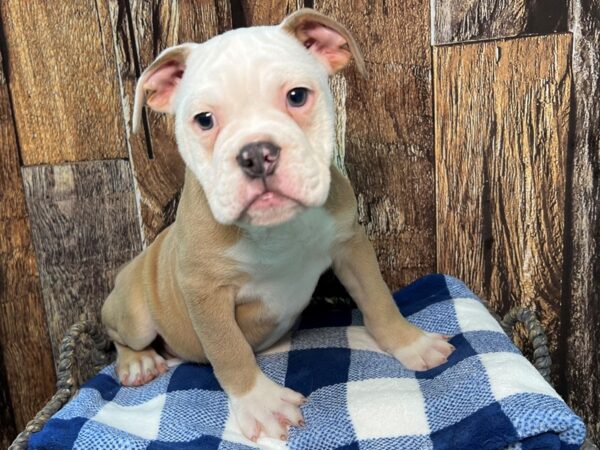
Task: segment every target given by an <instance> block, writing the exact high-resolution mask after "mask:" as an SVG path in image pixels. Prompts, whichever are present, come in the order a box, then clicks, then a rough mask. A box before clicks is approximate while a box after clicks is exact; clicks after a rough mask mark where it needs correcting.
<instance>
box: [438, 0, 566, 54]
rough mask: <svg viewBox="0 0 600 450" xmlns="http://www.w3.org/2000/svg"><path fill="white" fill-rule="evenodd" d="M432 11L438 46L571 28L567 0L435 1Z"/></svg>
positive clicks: (547, 32) (546, 32)
mask: <svg viewBox="0 0 600 450" xmlns="http://www.w3.org/2000/svg"><path fill="white" fill-rule="evenodd" d="M431 14H432V16H433V33H432V40H433V43H434V44H438V45H439V44H450V43H458V42H465V41H478V40H484V39H498V38H503V37H512V36H520V35H524V34H549V33H555V32H558V31H567V16H568V15H567V1H566V0H483V1H482V0H463V1H456V0H432V1H431Z"/></svg>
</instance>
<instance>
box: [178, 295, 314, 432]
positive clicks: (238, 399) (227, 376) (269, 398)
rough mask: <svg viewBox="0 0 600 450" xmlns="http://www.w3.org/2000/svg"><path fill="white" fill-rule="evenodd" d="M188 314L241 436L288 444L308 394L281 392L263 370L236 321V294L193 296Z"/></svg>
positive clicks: (282, 388)
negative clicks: (227, 397)
mask: <svg viewBox="0 0 600 450" xmlns="http://www.w3.org/2000/svg"><path fill="white" fill-rule="evenodd" d="M187 303H188V310H189V313H190V317H191V318H192V323H193V325H194V330H195V331H196V333H197V335H198V337H199V339H200V342H201V343H202V347H203V350H204V354H205V355H206V358H207V359H208V360H209V362H210V363H211V364H212V366H213V368H214V371H215V376H216V377H217V379H218V380H219V383H220V384H221V387H223V389H224V390H225V392H226V393H227V394H228V396H229V400H230V402H231V409H232V411H233V414H234V416H235V417H236V419H237V421H238V424H239V426H240V428H241V430H242V433H243V434H244V435H245V436H246V437H247V438H248V439H251V440H254V441H256V439H258V436H259V434H260V432H261V430H262V431H264V433H265V434H266V435H267V436H269V437H272V438H276V439H277V438H279V439H287V427H288V426H289V425H294V426H301V425H302V424H303V421H302V420H303V419H302V413H301V411H300V408H299V406H300V405H302V404H303V403H304V402H305V401H306V399H305V398H304V396H303V395H301V394H299V393H297V392H294V391H292V390H291V389H288V388H285V387H282V386H280V385H278V384H277V383H275V382H273V381H271V380H270V379H269V378H267V377H266V376H265V375H264V374H263V373H262V371H261V370H260V369H259V367H258V365H257V363H256V359H255V357H254V353H253V351H252V348H251V347H250V344H248V341H247V340H246V338H245V337H244V335H243V333H242V331H241V330H240V328H239V326H238V324H237V322H236V321H235V304H234V290H233V289H232V288H220V289H217V290H216V291H215V292H211V293H210V296H207V298H197V297H194V299H193V300H191V301H188V302H187Z"/></svg>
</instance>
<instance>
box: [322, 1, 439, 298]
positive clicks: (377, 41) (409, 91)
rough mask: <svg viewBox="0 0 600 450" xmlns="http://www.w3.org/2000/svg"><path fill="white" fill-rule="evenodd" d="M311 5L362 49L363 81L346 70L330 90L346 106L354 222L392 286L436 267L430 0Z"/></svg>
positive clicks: (344, 125) (346, 154)
mask: <svg viewBox="0 0 600 450" xmlns="http://www.w3.org/2000/svg"><path fill="white" fill-rule="evenodd" d="M314 7H315V8H316V9H317V10H320V11H321V12H323V13H326V14H329V15H331V16H332V17H334V18H335V19H337V20H339V21H340V22H341V23H342V24H344V25H346V26H347V27H348V28H349V29H350V31H351V32H352V33H353V34H354V36H355V37H356V39H357V41H358V44H359V46H360V47H361V48H362V49H363V51H364V56H365V61H366V66H367V71H368V79H364V78H362V77H361V76H360V75H359V74H358V73H357V72H356V70H355V69H354V68H353V67H350V68H349V69H347V70H346V72H345V73H344V74H343V75H342V76H343V77H344V81H341V80H340V78H337V79H336V80H334V91H335V92H336V93H337V94H338V100H337V101H338V104H340V105H344V104H345V106H346V109H345V122H341V123H339V127H340V128H341V129H342V130H343V129H345V148H344V149H343V154H344V160H345V166H346V169H347V173H348V176H349V178H350V180H351V182H352V184H353V186H354V190H355V192H356V194H357V197H358V205H359V214H360V220H361V222H362V223H363V224H364V226H365V228H366V230H367V233H368V235H369V237H370V238H371V240H372V241H373V244H374V247H375V250H376V252H377V256H378V259H379V263H380V266H381V269H382V272H383V275H384V278H385V280H386V282H387V283H388V285H389V286H390V288H392V289H396V288H398V287H400V286H403V285H406V284H408V283H410V282H411V281H413V280H414V279H415V278H417V277H419V276H421V275H424V274H426V273H429V272H433V271H434V270H435V267H436V262H435V186H434V157H433V115H432V106H431V97H432V88H431V47H430V45H429V29H430V26H429V3H428V2H426V1H423V0H409V1H399V0H396V1H391V2H390V1H386V2H383V1H375V2H371V1H357V2H354V3H353V7H352V8H349V7H348V4H347V2H343V1H337V0H323V1H315V2H314ZM340 94H341V95H342V97H343V98H339V95H340ZM342 119H344V118H342ZM342 139H343V136H341V137H340V138H338V142H339V141H340V140H342Z"/></svg>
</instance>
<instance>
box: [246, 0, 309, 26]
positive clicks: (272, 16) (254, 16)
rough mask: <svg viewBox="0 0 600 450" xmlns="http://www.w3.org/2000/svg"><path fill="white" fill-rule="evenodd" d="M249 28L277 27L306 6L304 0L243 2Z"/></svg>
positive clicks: (248, 0) (249, 0) (252, 0)
mask: <svg viewBox="0 0 600 450" xmlns="http://www.w3.org/2000/svg"><path fill="white" fill-rule="evenodd" d="M241 5H242V10H243V13H244V19H245V22H246V24H247V25H248V26H257V25H277V24H278V23H280V22H281V21H282V20H283V18H284V17H285V16H287V15H289V14H291V13H293V12H294V11H296V10H298V9H300V8H302V7H303V6H304V0H258V1H254V0H241Z"/></svg>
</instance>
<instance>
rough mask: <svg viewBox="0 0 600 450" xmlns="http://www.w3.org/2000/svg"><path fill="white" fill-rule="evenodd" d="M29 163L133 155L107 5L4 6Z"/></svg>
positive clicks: (0, 9)
mask: <svg viewBox="0 0 600 450" xmlns="http://www.w3.org/2000/svg"><path fill="white" fill-rule="evenodd" d="M0 15H1V17H2V22H3V26H4V31H5V34H6V46H7V49H8V56H7V59H8V67H10V69H11V71H10V75H9V79H10V87H11V96H12V99H13V105H14V114H15V118H16V124H17V132H18V138H19V145H20V152H21V158H22V161H23V163H24V164H25V165H33V164H46V163H61V162H64V161H81V160H89V159H108V158H119V157H125V156H127V149H126V145H125V130H124V127H123V115H122V113H121V105H120V102H119V81H118V78H117V76H116V66H115V52H114V47H113V44H112V39H111V27H110V21H109V15H108V8H107V5H106V2H104V1H94V0H85V1H77V2H63V1H58V2H48V1H45V0H28V1H8V2H0Z"/></svg>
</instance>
